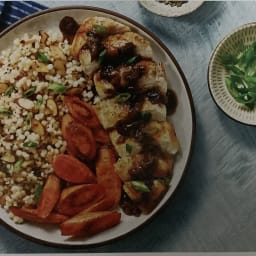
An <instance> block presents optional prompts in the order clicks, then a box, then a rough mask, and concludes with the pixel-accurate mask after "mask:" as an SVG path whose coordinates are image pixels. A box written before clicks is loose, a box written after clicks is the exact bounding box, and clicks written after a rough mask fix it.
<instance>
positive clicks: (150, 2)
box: [139, 0, 204, 17]
mask: <svg viewBox="0 0 256 256" xmlns="http://www.w3.org/2000/svg"><path fill="white" fill-rule="evenodd" d="M139 2H140V4H141V5H142V6H143V7H145V8H146V9H147V10H149V11H151V12H153V13H155V14H158V15H161V16H165V17H179V16H182V15H186V14H189V13H191V12H193V11H195V10H196V9H197V8H199V7H200V6H201V5H202V4H203V2H204V1H198V0H194V1H184V2H183V3H182V4H181V5H180V6H177V2H178V1H176V5H174V1H165V2H159V1H156V0H140V1H139Z"/></svg>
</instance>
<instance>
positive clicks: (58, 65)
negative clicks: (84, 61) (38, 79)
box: [53, 59, 66, 76]
mask: <svg viewBox="0 0 256 256" xmlns="http://www.w3.org/2000/svg"><path fill="white" fill-rule="evenodd" d="M65 64H66V61H64V60H62V59H56V60H55V61H54V62H53V66H54V68H55V69H56V71H57V73H58V74H60V75H62V76H64V75H65V74H66V67H65Z"/></svg>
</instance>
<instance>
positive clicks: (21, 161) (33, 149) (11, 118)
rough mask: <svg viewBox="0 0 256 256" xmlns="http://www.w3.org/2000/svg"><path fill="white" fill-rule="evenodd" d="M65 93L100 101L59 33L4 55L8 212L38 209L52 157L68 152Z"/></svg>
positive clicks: (2, 192)
mask: <svg viewBox="0 0 256 256" xmlns="http://www.w3.org/2000/svg"><path fill="white" fill-rule="evenodd" d="M64 92H65V94H69V93H70V94H75V93H77V92H78V93H81V95H82V98H83V99H84V100H85V101H90V102H94V103H95V102H96V101H97V98H96V97H94V94H93V92H92V90H91V84H90V83H89V82H88V81H87V79H86V78H85V77H84V75H83V72H82V67H81V65H80V63H79V62H78V61H77V60H74V59H73V58H72V57H71V56H70V44H69V43H68V41H67V40H64V41H63V40H62V36H61V35H59V36H57V35H56V33H53V32H48V33H46V32H44V31H40V32H39V33H38V34H34V35H28V34H25V35H24V36H23V37H22V38H19V39H15V41H14V43H13V46H12V47H11V48H9V49H8V50H4V51H2V52H1V55H0V131H1V132H0V203H1V206H2V207H4V208H5V209H6V210H8V209H9V207H10V206H23V205H26V206H30V207H32V206H34V205H35V204H36V201H37V199H38V195H39V193H40V191H41V189H42V185H43V184H44V182H45V180H46V178H47V176H48V175H49V174H50V173H52V171H53V169H52V165H51V161H52V159H53V157H54V156H55V155H58V154H60V153H63V152H65V151H66V142H65V140H64V139H63V137H62V134H61V129H60V121H61V118H62V116H63V115H64V114H65V113H66V111H67V110H66V108H65V106H64V105H63V93H64ZM10 216H11V217H14V216H13V214H12V213H10ZM14 220H15V221H16V222H17V221H21V219H19V218H18V217H14Z"/></svg>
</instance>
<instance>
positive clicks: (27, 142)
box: [23, 141, 38, 148]
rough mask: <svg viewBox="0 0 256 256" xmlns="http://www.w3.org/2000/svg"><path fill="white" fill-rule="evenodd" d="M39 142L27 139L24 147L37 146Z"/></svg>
mask: <svg viewBox="0 0 256 256" xmlns="http://www.w3.org/2000/svg"><path fill="white" fill-rule="evenodd" d="M37 145H38V144H37V142H34V141H26V142H24V143H23V146H24V147H27V148H35V147H37Z"/></svg>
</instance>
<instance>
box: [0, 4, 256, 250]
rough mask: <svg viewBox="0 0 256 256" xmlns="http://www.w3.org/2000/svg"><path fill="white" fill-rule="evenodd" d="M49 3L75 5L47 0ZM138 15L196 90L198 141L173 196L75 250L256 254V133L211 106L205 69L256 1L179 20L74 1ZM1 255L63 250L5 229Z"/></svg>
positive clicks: (213, 7)
mask: <svg viewBox="0 0 256 256" xmlns="http://www.w3.org/2000/svg"><path fill="white" fill-rule="evenodd" d="M42 3H43V4H45V5H48V6H50V7H52V6H60V5H68V4H70V2H57V1H51V2H50V1H46V2H42ZM72 4H83V5H91V6H100V7H103V8H106V9H111V10H113V11H116V12H120V13H122V14H124V15H126V16H129V17H131V18H133V19H134V20H136V21H138V22H139V23H141V24H142V25H144V26H145V27H147V28H149V29H150V30H151V31H152V32H154V33H155V34H156V35H157V36H158V37H159V38H160V39H161V40H162V41H163V42H164V43H165V44H166V46H167V47H168V48H169V49H170V50H171V51H172V53H173V55H174V56H175V57H176V59H177V61H178V62H179V64H180V66H181V68H182V69H183V71H184V73H185V76H186V78H187V80H188V83H189V85H190V89H191V91H192V95H193V99H194V104H195V110H196V121H197V129H196V139H195V146H194V151H193V154H192V159H191V164H190V166H189V168H188V170H187V175H186V176H185V178H184V180H183V182H182V184H181V186H180V187H179V188H178V191H177V194H176V196H175V198H174V200H172V201H171V203H170V204H168V206H167V207H166V208H165V209H164V210H163V211H161V213H160V214H159V215H158V216H157V217H156V218H155V219H153V221H152V222H150V223H149V224H147V226H145V227H144V228H143V229H140V230H138V231H136V232H134V233H132V234H130V235H129V236H128V237H126V238H124V239H122V240H119V241H117V242H114V243H112V244H109V245H105V246H102V247H98V248H91V249H86V250H82V249H77V250H72V252H150V251H153V252H172V251H183V252H186V251H256V229H255V227H256V214H255V212H256V203H255V192H256V185H255V184H254V182H256V169H255V166H256V157H255V153H256V133H255V128H254V127H248V126H244V125H241V124H239V123H236V122H234V121H233V120H231V119H229V118H228V117H226V116H225V115H224V114H223V113H222V112H220V110H219V109H218V108H217V107H216V105H215V104H214V102H213V100H212V98H211V96H210V93H209V90H208V85H207V67H208V63H209V59H210V55H211V53H212V51H213V49H214V47H215V46H216V44H217V43H218V42H219V41H220V39H221V38H223V36H224V35H226V34H227V33H228V32H230V31H231V30H232V29H234V28H236V27H238V26H240V25H242V24H245V23H248V22H252V21H255V19H256V18H255V12H256V2H244V1H241V2H233V1H228V2H205V3H204V4H203V5H202V6H201V7H200V8H199V9H198V10H197V11H195V12H193V13H191V14H189V15H186V16H182V17H179V18H165V17H160V16H157V15H154V14H152V13H150V12H148V11H147V10H145V9H144V8H143V7H141V6H140V5H139V4H138V2H137V1H80V2H78V1H72ZM0 234H1V238H0V253H39V252H42V253H61V252H66V253H67V252H71V250H68V249H62V248H52V247H47V246H43V245H38V244H36V243H33V242H31V241H27V240H25V239H23V238H21V237H19V236H17V235H16V234H14V233H12V232H11V231H9V230H7V229H6V228H4V227H0Z"/></svg>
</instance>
